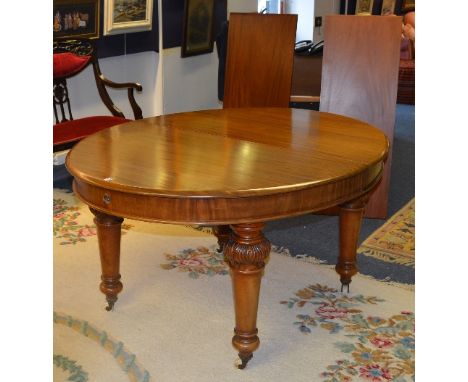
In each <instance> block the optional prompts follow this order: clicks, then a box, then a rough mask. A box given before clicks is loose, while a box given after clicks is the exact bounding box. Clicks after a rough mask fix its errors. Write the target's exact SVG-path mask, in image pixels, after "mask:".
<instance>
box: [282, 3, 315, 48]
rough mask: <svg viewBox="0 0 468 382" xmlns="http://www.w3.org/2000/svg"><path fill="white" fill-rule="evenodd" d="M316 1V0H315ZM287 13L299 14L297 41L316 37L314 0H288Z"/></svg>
mask: <svg viewBox="0 0 468 382" xmlns="http://www.w3.org/2000/svg"><path fill="white" fill-rule="evenodd" d="M315 1H316V0H315ZM285 11H286V13H290V14H297V15H298V17H297V30H296V41H302V40H313V38H314V12H315V10H314V0H308V1H304V0H288V2H287V3H286V7H285Z"/></svg>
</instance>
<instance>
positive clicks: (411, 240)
mask: <svg viewBox="0 0 468 382" xmlns="http://www.w3.org/2000/svg"><path fill="white" fill-rule="evenodd" d="M414 216H415V200H414V199H412V200H411V201H410V202H408V204H406V205H405V206H404V207H403V208H402V209H401V210H399V211H398V212H397V213H396V214H395V215H393V216H392V217H391V218H390V219H389V220H388V221H387V222H386V223H385V224H384V225H383V226H382V227H380V228H379V229H377V230H376V231H375V232H374V233H373V234H372V235H370V236H369V237H368V238H367V239H366V240H364V242H363V243H362V245H361V246H360V247H359V249H358V253H359V254H362V255H366V256H372V257H375V258H377V259H380V260H384V261H388V262H390V263H397V264H402V265H407V266H410V267H413V268H414V266H415V256H414V252H415V219H414Z"/></svg>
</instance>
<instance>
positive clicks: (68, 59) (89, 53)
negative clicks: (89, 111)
mask: <svg viewBox="0 0 468 382" xmlns="http://www.w3.org/2000/svg"><path fill="white" fill-rule="evenodd" d="M53 52H54V74H53V79H54V89H53V92H54V97H53V98H54V116H55V125H54V128H53V132H54V138H53V143H54V145H53V147H54V152H56V151H61V150H66V149H69V148H71V147H72V146H73V145H74V144H75V143H77V142H78V141H79V140H81V139H83V138H85V137H87V136H88V135H91V134H93V133H95V132H97V131H100V130H103V129H105V128H108V127H111V126H114V125H118V124H121V123H124V122H127V121H129V120H128V119H126V118H125V116H124V114H123V113H122V112H121V111H120V110H119V109H118V108H117V106H115V105H114V103H113V101H112V99H111V98H110V96H109V93H108V92H107V89H106V87H110V88H115V89H127V92H128V100H129V102H130V106H131V108H132V111H133V115H134V118H135V119H141V118H143V116H142V112H141V108H140V106H138V104H137V102H136V101H135V97H134V89H136V90H137V91H141V90H142V86H141V85H140V84H137V83H116V82H112V81H110V80H108V79H107V78H105V77H104V75H103V74H102V73H101V69H100V67H99V61H98V58H97V54H96V45H95V42H94V41H93V40H89V39H81V38H80V39H73V40H70V39H57V40H55V41H54V46H53ZM88 65H91V66H92V68H93V72H94V78H95V80H96V86H97V89H98V92H99V96H100V97H101V100H102V102H103V103H104V105H105V106H106V107H107V109H108V110H109V111H110V112H111V114H112V115H110V116H109V115H107V116H103V115H99V116H89V117H85V118H78V119H73V115H72V111H71V106H70V99H69V97H68V88H67V79H68V78H70V77H73V76H76V75H77V74H79V73H81V72H82V71H83V70H84V69H85V68H86V67H88Z"/></svg>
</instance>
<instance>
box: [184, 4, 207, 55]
mask: <svg viewBox="0 0 468 382" xmlns="http://www.w3.org/2000/svg"><path fill="white" fill-rule="evenodd" d="M214 7H215V0H185V14H184V30H183V34H182V50H181V56H182V57H188V56H195V55H198V54H204V53H210V52H212V51H213V40H214V39H213V27H214V14H215V13H214Z"/></svg>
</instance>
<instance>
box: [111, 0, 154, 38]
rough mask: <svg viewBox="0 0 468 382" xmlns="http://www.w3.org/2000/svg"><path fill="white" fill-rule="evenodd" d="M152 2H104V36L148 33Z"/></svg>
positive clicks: (134, 0) (150, 0) (151, 17)
mask: <svg viewBox="0 0 468 382" xmlns="http://www.w3.org/2000/svg"><path fill="white" fill-rule="evenodd" d="M152 19H153V0H104V30H103V33H104V35H112V34H120V33H133V32H142V31H149V30H151V27H152V25H151V24H152Z"/></svg>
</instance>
